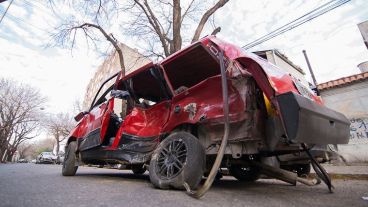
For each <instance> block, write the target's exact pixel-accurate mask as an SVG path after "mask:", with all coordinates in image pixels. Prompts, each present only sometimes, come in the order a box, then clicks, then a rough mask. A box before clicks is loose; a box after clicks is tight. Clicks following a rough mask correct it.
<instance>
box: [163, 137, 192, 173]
mask: <svg viewBox="0 0 368 207" xmlns="http://www.w3.org/2000/svg"><path fill="white" fill-rule="evenodd" d="M186 161H187V146H186V144H185V143H184V141H183V140H182V139H179V140H172V141H170V142H169V143H167V144H166V145H165V146H163V147H162V149H161V151H160V153H159V154H158V157H157V168H156V173H157V175H158V176H159V177H160V178H161V179H164V180H168V179H171V178H174V177H175V176H177V175H178V174H179V173H180V172H181V171H182V170H183V168H184V165H185V163H186Z"/></svg>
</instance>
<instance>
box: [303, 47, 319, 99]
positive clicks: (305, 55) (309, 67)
mask: <svg viewBox="0 0 368 207" xmlns="http://www.w3.org/2000/svg"><path fill="white" fill-rule="evenodd" d="M303 54H304V58H305V61H306V62H307V65H308V69H309V72H310V74H311V76H312V79H313V84H314V86H315V87H316V88H315V90H316V93H317V95H319V91H318V87H317V80H316V77H315V76H314V73H313V70H312V66H311V64H310V62H309V59H308V56H307V52H306V51H305V50H303Z"/></svg>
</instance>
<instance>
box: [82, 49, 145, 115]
mask: <svg viewBox="0 0 368 207" xmlns="http://www.w3.org/2000/svg"><path fill="white" fill-rule="evenodd" d="M120 48H121V50H122V51H123V55H124V62H125V67H126V71H125V74H129V73H130V72H132V71H134V70H136V69H138V68H140V67H142V66H144V65H145V64H147V63H149V62H150V60H149V59H148V58H146V57H144V56H143V55H142V54H140V53H139V52H138V51H137V50H135V49H133V48H130V47H128V46H127V45H124V44H120ZM119 71H120V63H119V57H118V54H117V53H116V52H114V53H111V54H110V55H109V56H108V57H107V58H106V59H105V60H104V62H103V63H102V64H101V65H100V66H99V67H98V69H97V71H96V73H95V75H94V76H93V78H92V79H91V80H90V82H89V84H88V86H87V89H86V94H85V96H84V100H83V109H84V110H88V109H89V107H90V105H91V103H92V101H93V98H94V97H95V95H96V93H97V91H98V89H99V88H100V86H101V84H102V83H103V82H104V81H105V80H107V79H108V78H109V77H111V76H112V75H114V74H116V73H117V72H119ZM112 84H114V79H113V80H111V81H110V82H109V83H107V84H106V86H104V88H103V89H102V91H104V90H106V89H107V88H108V87H109V86H111V85H112Z"/></svg>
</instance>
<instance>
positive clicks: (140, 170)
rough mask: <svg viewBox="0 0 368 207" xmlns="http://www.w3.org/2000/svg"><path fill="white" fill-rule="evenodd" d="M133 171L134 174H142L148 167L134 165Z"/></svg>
mask: <svg viewBox="0 0 368 207" xmlns="http://www.w3.org/2000/svg"><path fill="white" fill-rule="evenodd" d="M132 171H133V173H134V175H142V174H143V173H145V172H146V168H145V167H144V165H143V164H142V165H132Z"/></svg>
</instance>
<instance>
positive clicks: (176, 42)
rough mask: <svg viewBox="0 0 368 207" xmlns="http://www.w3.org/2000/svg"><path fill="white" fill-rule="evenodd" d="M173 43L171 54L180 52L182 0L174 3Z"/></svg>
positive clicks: (176, 0) (175, 0)
mask: <svg viewBox="0 0 368 207" xmlns="http://www.w3.org/2000/svg"><path fill="white" fill-rule="evenodd" d="M173 3H174V5H173V41H172V47H170V54H172V53H174V52H176V51H178V50H180V49H181V43H182V39H181V34H180V28H181V7H180V0H174V1H173Z"/></svg>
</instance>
